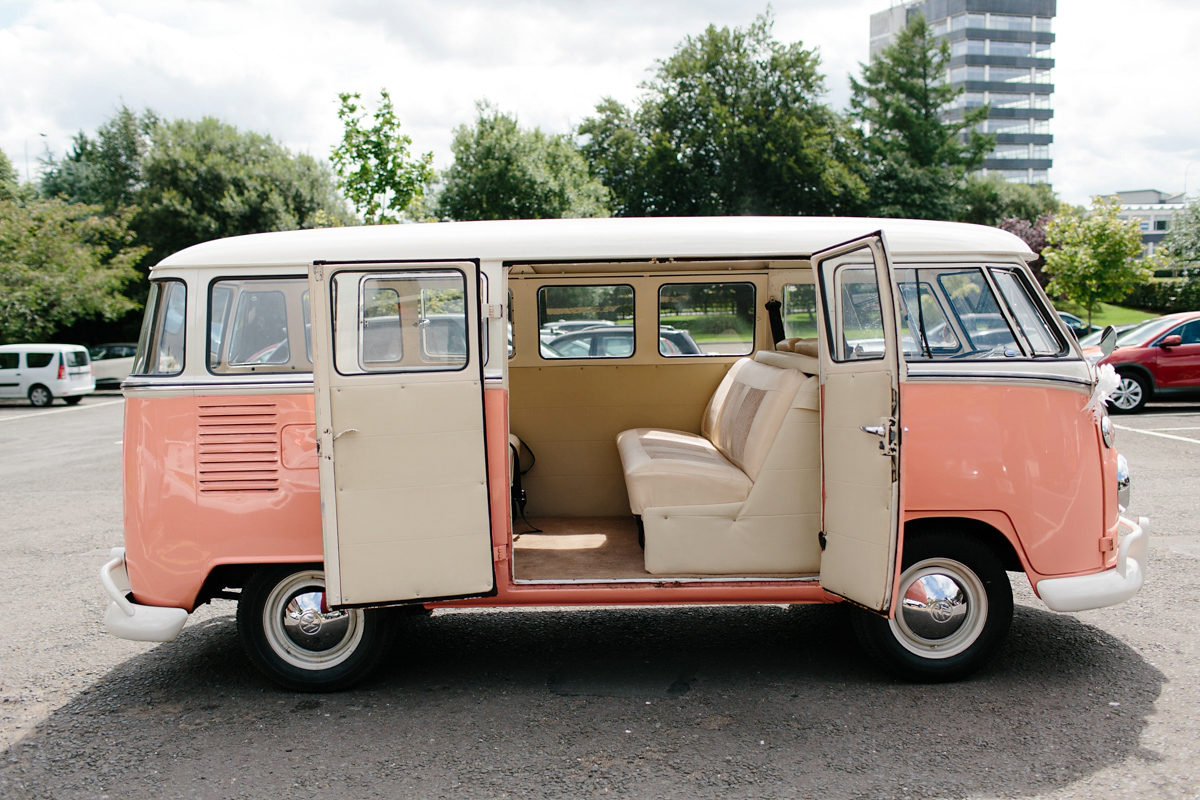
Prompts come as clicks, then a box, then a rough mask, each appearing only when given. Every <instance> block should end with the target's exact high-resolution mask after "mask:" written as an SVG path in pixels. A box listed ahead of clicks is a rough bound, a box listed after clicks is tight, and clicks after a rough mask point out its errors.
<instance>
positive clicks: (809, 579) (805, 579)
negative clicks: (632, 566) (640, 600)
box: [513, 575, 821, 586]
mask: <svg viewBox="0 0 1200 800" xmlns="http://www.w3.org/2000/svg"><path fill="white" fill-rule="evenodd" d="M820 580H821V576H820V575H804V576H800V577H789V578H772V577H769V576H765V575H764V576H761V577H758V578H740V577H734V576H731V575H714V576H712V577H710V578H694V577H693V578H671V577H662V578H595V579H586V578H572V579H570V580H563V581H554V580H532V581H531V580H518V579H516V578H514V579H513V584H514V585H519V586H587V585H589V584H595V585H600V584H604V585H609V584H623V583H652V584H662V583H671V584H693V583H817V582H819V581H820Z"/></svg>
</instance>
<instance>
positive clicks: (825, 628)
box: [0, 394, 1200, 800]
mask: <svg viewBox="0 0 1200 800" xmlns="http://www.w3.org/2000/svg"><path fill="white" fill-rule="evenodd" d="M122 407H123V402H122V400H121V398H120V396H119V395H118V394H109V395H96V396H93V397H89V398H86V399H85V400H84V402H83V403H81V404H80V405H79V406H77V407H74V408H67V407H65V406H61V405H55V406H54V407H52V408H50V409H43V410H35V409H31V408H29V407H28V406H26V405H21V404H17V403H0V487H3V489H2V491H0V574H2V575H3V576H4V577H5V583H6V589H7V591H5V592H4V593H3V595H0V609H2V612H3V613H2V618H3V619H4V620H6V621H7V623H8V624H7V626H6V634H7V636H6V638H7V639H8V641H9V642H10V646H9V647H8V648H3V649H0V748H2V749H3V761H2V762H0V797H4V798H10V797H11V798H40V797H47V798H100V797H112V798H132V797H163V798H174V797H189V798H190V797H197V798H226V797H229V798H234V797H271V798H276V797H288V798H334V797H338V798H343V797H345V798H350V797H353V798H360V797H362V798H366V797H388V798H395V797H414V798H477V797H478V798H491V797H593V796H619V797H637V798H642V797H647V798H651V797H679V798H694V797H714V798H715V797H721V798H726V797H762V798H768V797H770V798H774V797H818V796H820V797H822V798H880V797H883V798H893V797H895V798H909V797H911V798H918V797H920V798H960V797H962V798H967V797H969V798H993V797H1030V798H1138V799H1139V800H1143V799H1144V798H1184V797H1187V798H1194V797H1197V796H1200V759H1198V758H1197V755H1200V753H1198V750H1200V748H1198V746H1197V744H1196V743H1197V741H1200V715H1198V714H1197V713H1196V709H1197V708H1200V666H1198V665H1200V659H1197V646H1196V641H1197V634H1196V629H1197V626H1196V621H1195V616H1196V615H1195V609H1196V608H1197V607H1198V600H1200V524H1198V523H1197V514H1196V498H1197V497H1200V406H1196V405H1169V406H1151V407H1150V410H1149V412H1148V413H1145V414H1141V415H1137V416H1132V417H1117V418H1115V421H1116V423H1117V425H1118V439H1117V446H1118V447H1119V448H1120V449H1121V450H1122V452H1124V453H1125V454H1126V455H1127V457H1128V458H1129V461H1130V465H1131V468H1132V474H1133V480H1134V483H1133V507H1132V509H1131V510H1132V512H1134V513H1136V514H1146V515H1149V516H1150V517H1151V518H1152V534H1153V538H1152V544H1151V564H1150V567H1149V579H1148V583H1147V586H1146V587H1145V589H1144V590H1143V591H1142V593H1141V594H1139V595H1138V596H1137V597H1136V598H1134V599H1133V600H1132V601H1130V602H1129V603H1126V604H1124V605H1122V606H1118V607H1116V608H1111V609H1104V610H1100V611H1091V612H1085V613H1081V614H1054V613H1052V612H1049V611H1047V610H1046V609H1045V608H1044V607H1043V606H1041V604H1040V603H1039V602H1038V601H1037V600H1036V598H1034V597H1033V595H1032V593H1031V592H1030V591H1029V589H1028V585H1027V584H1026V583H1024V581H1023V578H1021V577H1020V576H1014V586H1015V587H1016V590H1017V600H1018V607H1017V612H1016V618H1015V620H1014V624H1013V628H1012V632H1011V633H1010V636H1009V639H1008V642H1007V644H1006V646H1005V648H1004V649H1003V651H1002V653H1001V655H1000V657H999V658H998V659H996V661H995V662H994V663H992V664H991V665H990V666H988V667H987V668H986V669H985V670H983V671H982V672H981V673H979V674H978V675H976V676H975V677H973V678H972V679H970V680H967V681H964V682H962V683H957V684H952V685H947V686H922V685H910V684H902V683H897V682H895V681H893V680H891V679H889V678H888V677H886V676H885V675H883V674H882V673H881V672H879V671H878V670H877V669H876V668H875V667H874V666H873V665H872V664H871V663H870V662H869V661H868V659H867V657H866V656H865V654H864V653H863V652H862V651H861V649H860V648H859V646H858V644H857V643H856V641H855V639H854V637H853V635H852V633H851V631H850V629H849V626H848V624H847V620H848V617H847V615H848V613H849V612H848V611H847V610H846V609H844V608H838V607H832V608H825V607H805V608H782V607H766V608H690V609H629V610H618V611H611V610H606V611H565V610H560V609H549V610H538V611H521V612H504V611H500V612H496V611H492V612H480V611H463V612H438V613H435V614H434V615H433V616H431V617H428V618H425V619H419V620H414V621H412V622H411V623H409V624H408V626H407V627H406V628H405V630H404V631H403V632H402V635H401V636H400V637H399V639H398V640H397V642H396V644H395V647H394V649H393V651H392V653H391V654H390V655H389V661H388V663H387V665H386V667H385V668H384V669H383V670H382V672H381V674H380V675H379V676H378V677H377V678H376V679H374V680H372V681H371V682H369V683H368V684H366V685H363V686H362V687H360V688H358V689H356V690H353V691H350V692H345V693H341V694H335V695H325V696H312V695H297V694H291V693H288V692H284V691H281V690H278V689H276V688H275V687H274V686H272V685H271V684H269V683H267V682H266V681H265V680H264V679H263V678H261V677H260V676H259V675H258V673H257V672H255V670H254V669H253V667H252V666H251V665H250V663H249V661H248V660H247V659H246V657H245V656H244V655H243V654H242V651H241V649H240V645H239V642H238V640H237V636H236V631H235V626H234V621H233V616H232V614H233V610H234V606H233V604H232V603H230V602H228V601H221V602H217V603H214V604H213V605H212V606H209V607H206V608H204V609H202V610H201V611H199V612H198V613H197V614H195V615H193V619H192V620H190V621H189V623H188V625H187V626H186V627H185V628H184V631H183V633H182V634H181V636H180V637H179V639H178V640H177V641H176V642H173V643H170V644H162V645H155V644H138V643H134V642H127V641H122V640H117V639H114V638H112V637H110V636H108V635H107V634H106V633H105V632H104V629H103V625H102V623H101V619H102V615H103V611H104V607H105V605H106V600H105V598H104V596H103V592H102V590H101V588H100V585H99V581H98V580H97V573H98V571H99V568H100V566H101V564H102V563H103V562H104V561H105V558H106V556H107V554H108V551H109V548H110V547H112V546H114V545H117V544H120V539H121V499H120V498H121V494H120V492H121V472H120V469H121V459H120V454H121V417H122Z"/></svg>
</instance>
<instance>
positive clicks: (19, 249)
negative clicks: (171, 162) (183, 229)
mask: <svg viewBox="0 0 1200 800" xmlns="http://www.w3.org/2000/svg"><path fill="white" fill-rule="evenodd" d="M6 167H9V164H8V160H7V158H5V157H3V154H0V342H19V341H34V342H40V341H45V340H47V339H49V338H51V337H52V336H53V335H54V333H55V332H56V331H58V330H59V329H61V328H63V327H66V326H68V325H70V324H72V323H73V322H75V321H76V320H78V319H80V318H83V317H91V316H101V317H103V318H105V319H110V320H111V319H116V318H118V317H120V316H121V315H123V314H125V313H127V312H129V311H131V310H133V309H134V308H136V303H135V302H134V301H132V300H130V299H128V298H127V297H125V296H123V295H122V293H121V290H122V289H123V288H124V287H125V286H126V284H128V283H129V282H130V281H131V280H133V279H134V278H136V277H137V274H138V273H137V270H136V268H135V265H136V264H137V262H138V260H139V259H140V258H141V257H142V255H143V253H144V250H143V249H142V248H138V247H132V246H130V238H131V237H130V234H129V230H128V223H129V212H128V211H126V212H124V213H122V214H118V215H113V216H106V215H100V214H98V213H97V212H98V211H99V208H98V207H96V206H88V205H82V204H77V203H67V202H64V201H62V200H57V199H54V200H40V199H37V198H36V197H33V198H31V197H17V196H16V195H15V193H12V192H3V191H2V190H3V188H4V186H9V187H15V183H16V181H15V176H13V177H12V179H7V176H5V175H4V174H3V173H4V172H5V168H6ZM9 169H10V170H11V168H10V167H9Z"/></svg>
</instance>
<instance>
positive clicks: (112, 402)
mask: <svg viewBox="0 0 1200 800" xmlns="http://www.w3.org/2000/svg"><path fill="white" fill-rule="evenodd" d="M124 402H125V398H124V397H122V398H121V399H120V400H109V401H107V402H104V403H89V404H88V405H86V406H85V405H83V404H82V403H81V404H79V405H77V406H67V407H66V408H52V409H50V410H49V411H34V412H32V413H29V414H18V415H17V416H15V417H0V422H9V421H11V420H14V419H30V418H32V417H44V416H46V415H47V414H66V413H67V412H68V411H87V410H88V409H89V408H104V407H105V406H115V405H116V404H117V403H124Z"/></svg>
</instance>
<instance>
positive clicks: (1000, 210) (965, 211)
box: [956, 175, 1058, 226]
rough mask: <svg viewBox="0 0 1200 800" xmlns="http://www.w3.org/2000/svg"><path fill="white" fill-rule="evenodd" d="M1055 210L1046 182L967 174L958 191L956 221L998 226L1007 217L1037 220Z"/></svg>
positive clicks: (1051, 190) (1054, 200)
mask: <svg viewBox="0 0 1200 800" xmlns="http://www.w3.org/2000/svg"><path fill="white" fill-rule="evenodd" d="M1057 210H1058V197H1057V196H1056V195H1055V194H1054V190H1053V189H1051V188H1050V186H1049V185H1048V184H1045V183H1035V184H1028V183H1009V182H1008V181H1006V180H1004V179H1003V178H1001V177H999V176H997V175H986V176H985V175H968V176H967V179H966V182H965V183H964V185H963V186H962V188H961V191H960V204H959V213H958V217H957V218H956V219H957V220H958V221H959V222H973V223H975V224H977V225H993V226H999V225H1000V223H1001V222H1003V221H1004V220H1006V219H1014V218H1015V219H1023V220H1028V221H1029V222H1036V221H1037V220H1038V219H1039V218H1041V217H1045V216H1049V215H1052V214H1054V212H1055V211H1057Z"/></svg>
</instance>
